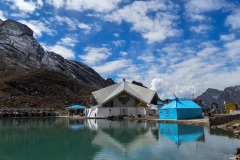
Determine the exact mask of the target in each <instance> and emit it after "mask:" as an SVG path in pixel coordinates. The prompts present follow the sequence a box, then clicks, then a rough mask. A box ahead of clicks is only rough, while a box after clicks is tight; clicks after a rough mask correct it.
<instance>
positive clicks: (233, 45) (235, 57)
mask: <svg viewBox="0 0 240 160" xmlns="http://www.w3.org/2000/svg"><path fill="white" fill-rule="evenodd" d="M239 44H240V40H239V39H238V40H235V41H232V42H228V43H226V44H225V45H224V47H225V48H226V49H227V51H226V52H227V54H228V55H229V56H230V57H231V58H232V61H238V62H239V60H240V45H239Z"/></svg>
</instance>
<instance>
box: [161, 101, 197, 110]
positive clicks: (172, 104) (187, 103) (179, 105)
mask: <svg viewBox="0 0 240 160" xmlns="http://www.w3.org/2000/svg"><path fill="white" fill-rule="evenodd" d="M169 108H201V107H200V106H199V105H198V104H197V103H195V102H193V101H192V100H179V99H178V98H175V99H174V100H173V101H172V102H170V103H169V104H167V105H165V106H163V107H162V108H161V109H169Z"/></svg>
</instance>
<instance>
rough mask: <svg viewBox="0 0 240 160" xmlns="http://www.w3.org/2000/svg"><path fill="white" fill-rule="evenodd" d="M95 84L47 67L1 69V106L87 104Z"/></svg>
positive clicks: (63, 106) (59, 107)
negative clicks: (8, 70) (41, 68)
mask: <svg viewBox="0 0 240 160" xmlns="http://www.w3.org/2000/svg"><path fill="white" fill-rule="evenodd" d="M94 90H95V88H92V87H89V86H86V85H85V84H80V83H79V82H77V81H76V80H74V79H72V78H70V77H68V76H66V75H64V74H61V73H58V72H52V71H47V70H34V71H31V72H18V73H13V72H9V73H8V72H5V73H0V107H54V108H56V109H64V108H65V107H66V106H69V105H72V104H81V105H88V101H89V96H90V94H91V92H92V91H94Z"/></svg>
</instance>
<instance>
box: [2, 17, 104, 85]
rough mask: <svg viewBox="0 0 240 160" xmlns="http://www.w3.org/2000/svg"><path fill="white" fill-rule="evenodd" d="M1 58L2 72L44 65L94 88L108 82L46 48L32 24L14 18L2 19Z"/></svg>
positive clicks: (94, 72)
mask: <svg viewBox="0 0 240 160" xmlns="http://www.w3.org/2000/svg"><path fill="white" fill-rule="evenodd" d="M0 59H1V60H0V62H1V64H0V65H1V67H0V70H1V72H3V71H18V70H21V71H23V70H26V71H27V70H32V69H40V68H44V69H47V70H52V71H56V72H60V73H63V74H65V75H67V76H69V77H72V78H75V79H76V80H77V81H79V82H83V83H85V84H87V85H89V86H92V87H95V88H102V87H105V86H107V85H108V84H107V82H106V81H105V80H104V79H103V78H102V77H101V76H100V75H99V74H98V73H97V72H96V71H94V70H93V69H92V68H90V67H88V66H86V65H85V64H83V63H80V62H76V61H71V60H66V59H64V58H63V57H62V56H60V55H58V54H56V53H53V52H46V51H44V49H43V48H42V46H41V45H40V44H39V43H38V42H37V41H36V39H34V37H33V31H32V30H31V29H30V28H28V27H27V26H26V25H23V24H21V23H18V22H15V21H12V20H6V21H2V22H0ZM3 64H4V66H3Z"/></svg>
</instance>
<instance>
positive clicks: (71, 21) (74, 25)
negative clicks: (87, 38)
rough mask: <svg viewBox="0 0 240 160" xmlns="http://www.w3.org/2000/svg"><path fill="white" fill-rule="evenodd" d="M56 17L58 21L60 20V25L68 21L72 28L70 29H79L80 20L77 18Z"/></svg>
mask: <svg viewBox="0 0 240 160" xmlns="http://www.w3.org/2000/svg"><path fill="white" fill-rule="evenodd" d="M55 18H56V21H57V22H59V24H60V25H63V24H64V23H66V24H67V25H68V27H69V28H70V30H76V29H77V26H78V23H79V22H78V20H76V19H75V18H72V19H70V18H69V17H65V16H56V17H55Z"/></svg>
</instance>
